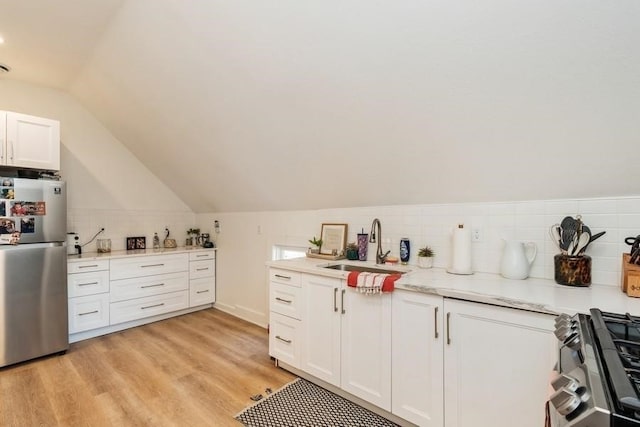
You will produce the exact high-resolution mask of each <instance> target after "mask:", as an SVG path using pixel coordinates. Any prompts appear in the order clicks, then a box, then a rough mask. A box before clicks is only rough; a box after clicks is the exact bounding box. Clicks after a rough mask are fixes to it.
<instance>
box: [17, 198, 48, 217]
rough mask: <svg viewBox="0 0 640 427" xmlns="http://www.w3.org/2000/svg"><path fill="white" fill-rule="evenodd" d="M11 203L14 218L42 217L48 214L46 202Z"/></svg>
mask: <svg viewBox="0 0 640 427" xmlns="http://www.w3.org/2000/svg"><path fill="white" fill-rule="evenodd" d="M9 203H11V209H10V212H11V215H12V216H26V215H38V216H42V215H45V214H46V213H47V209H46V205H45V203H44V202H24V201H19V200H16V201H15V202H9Z"/></svg>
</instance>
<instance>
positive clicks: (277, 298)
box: [276, 297, 293, 304]
mask: <svg viewBox="0 0 640 427" xmlns="http://www.w3.org/2000/svg"><path fill="white" fill-rule="evenodd" d="M276 301H280V302H284V303H287V304H291V303H292V302H293V301H291V300H290V299H284V298H280V297H276Z"/></svg>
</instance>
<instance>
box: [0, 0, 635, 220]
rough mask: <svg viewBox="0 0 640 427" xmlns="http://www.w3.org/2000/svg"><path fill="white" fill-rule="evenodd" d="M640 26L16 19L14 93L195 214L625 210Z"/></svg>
mask: <svg viewBox="0 0 640 427" xmlns="http://www.w3.org/2000/svg"><path fill="white" fill-rule="evenodd" d="M638 22H640V2H637V1H635V0H616V1H611V2H601V1H596V0H582V1H562V2H558V1H557V0H524V1H517V2H514V1H510V0H483V1H477V0H461V1H456V2H450V1H437V0H429V1H427V0H399V1H371V0H340V1H338V0H325V1H320V0H310V1H300V0H266V1H247V0H183V1H175V0H65V1H54V0H28V1H17V0H12V1H9V0H0V35H2V36H3V37H4V39H5V43H4V44H3V45H0V63H5V64H7V65H9V66H10V67H11V68H12V71H11V72H10V73H9V74H5V75H3V76H0V78H4V79H16V80H21V81H24V82H27V83H32V84H36V85H43V86H49V87H53V88H58V89H61V90H63V91H67V92H69V93H70V94H71V95H72V96H74V97H75V98H77V99H78V100H79V101H80V102H81V103H82V104H83V105H84V106H85V107H86V108H87V109H88V110H89V111H91V112H92V113H93V114H94V115H95V116H96V117H97V118H98V119H99V120H100V121H101V122H102V123H103V124H104V125H105V126H106V127H107V128H108V129H109V130H110V131H111V133H112V134H113V135H114V136H115V137H116V138H118V139H119V140H120V141H121V142H122V143H123V144H125V145H126V146H127V147H128V149H129V150H130V151H131V152H132V153H134V154H135V155H136V156H137V157H138V158H139V159H140V160H141V161H142V162H143V163H144V164H145V165H146V166H147V167H148V168H149V169H150V170H151V171H152V172H153V173H154V174H156V175H157V176H158V177H159V178H160V179H161V180H162V181H163V182H164V183H166V185H167V186H169V187H170V188H171V189H173V190H174V191H175V192H176V194H178V195H179V196H180V197H181V198H182V199H183V200H184V201H185V203H187V205H189V206H190V207H191V208H192V209H193V210H194V211H195V212H215V211H248V210H277V209H312V208H322V207H347V206H376V205H390V204H411V203H439V202H465V201H499V200H526V199H547V198H564V197H584V196H608V195H616V196H619V195H625V194H637V180H634V179H629V177H630V176H631V177H633V176H635V177H637V176H638V175H637V169H636V167H637V166H636V164H634V163H633V162H632V158H633V156H630V155H629V153H633V152H634V150H635V148H636V147H637V141H638V135H640V120H638V117H639V116H640V115H639V114H638V113H640V27H639V26H638V25H637V23H638ZM625 153H627V154H625Z"/></svg>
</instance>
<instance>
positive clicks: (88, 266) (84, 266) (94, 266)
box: [78, 264, 98, 268]
mask: <svg viewBox="0 0 640 427" xmlns="http://www.w3.org/2000/svg"><path fill="white" fill-rule="evenodd" d="M96 267H98V264H91V265H79V266H78V268H96Z"/></svg>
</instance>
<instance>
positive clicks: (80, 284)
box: [78, 282, 98, 286]
mask: <svg viewBox="0 0 640 427" xmlns="http://www.w3.org/2000/svg"><path fill="white" fill-rule="evenodd" d="M97 284H98V282H88V283H78V286H89V285H97Z"/></svg>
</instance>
